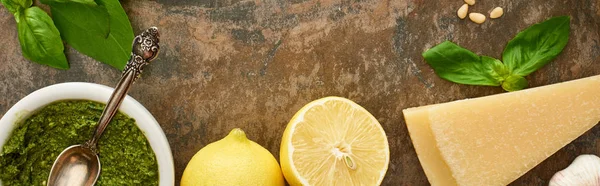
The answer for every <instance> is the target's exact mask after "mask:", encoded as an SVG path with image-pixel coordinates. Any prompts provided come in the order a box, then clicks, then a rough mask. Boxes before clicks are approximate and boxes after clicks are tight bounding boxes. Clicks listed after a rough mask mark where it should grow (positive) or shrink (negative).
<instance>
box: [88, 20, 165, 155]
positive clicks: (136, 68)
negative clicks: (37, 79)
mask: <svg viewBox="0 0 600 186" xmlns="http://www.w3.org/2000/svg"><path fill="white" fill-rule="evenodd" d="M158 43H159V34H158V28H156V27H150V28H149V29H147V30H145V31H144V32H142V34H140V35H138V36H135V38H134V39H133V46H132V51H131V57H130V58H129V61H128V62H127V65H126V66H125V70H124V71H123V75H122V76H121V80H119V83H118V84H117V86H116V88H115V91H114V92H113V93H112V95H111V96H110V99H109V100H108V103H107V104H106V107H105V108H104V111H102V115H101V116H100V120H99V121H98V126H97V128H96V131H95V132H94V136H93V137H92V139H91V140H90V141H88V142H86V143H85V146H87V147H88V148H90V149H92V151H94V152H97V151H96V145H97V144H98V140H99V139H100V136H102V133H103V132H104V129H106V126H108V123H110V121H111V120H112V118H113V116H114V115H115V114H116V113H117V111H118V110H119V106H121V102H122V101H123V98H125V96H126V95H127V91H129V88H130V87H131V85H133V83H134V82H135V80H137V79H138V78H139V76H140V74H141V73H142V70H143V69H144V66H146V65H147V64H150V61H151V60H153V59H154V58H156V56H157V55H158V51H159V49H160V48H159V46H158Z"/></svg>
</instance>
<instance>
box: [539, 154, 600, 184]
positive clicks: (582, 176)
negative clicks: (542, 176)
mask: <svg viewBox="0 0 600 186" xmlns="http://www.w3.org/2000/svg"><path fill="white" fill-rule="evenodd" d="M548 186H600V158H599V157H598V156H595V155H590V154H584V155H579V156H578V157H577V158H575V160H573V163H571V165H569V166H568V167H567V168H565V169H563V170H561V171H558V172H557V173H556V174H554V176H552V178H551V179H550V183H549V184H548Z"/></svg>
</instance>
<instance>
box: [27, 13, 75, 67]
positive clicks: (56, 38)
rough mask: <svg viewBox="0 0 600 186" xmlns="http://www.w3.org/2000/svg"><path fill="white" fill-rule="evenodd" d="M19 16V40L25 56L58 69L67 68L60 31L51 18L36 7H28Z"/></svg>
mask: <svg viewBox="0 0 600 186" xmlns="http://www.w3.org/2000/svg"><path fill="white" fill-rule="evenodd" d="M22 14H23V15H20V16H19V21H18V22H17V26H18V27H19V42H20V44H21V50H22V52H23V56H25V58H27V59H29V60H31V61H34V62H37V63H40V64H44V65H48V66H51V67H54V68H59V69H69V63H68V62H67V58H66V57H65V54H64V53H63V51H64V46H63V43H62V40H61V39H60V33H59V32H58V29H56V27H55V26H54V23H53V22H52V19H51V18H50V16H48V14H46V12H44V11H43V10H42V9H40V8H38V7H30V8H27V9H25V11H24V12H22Z"/></svg>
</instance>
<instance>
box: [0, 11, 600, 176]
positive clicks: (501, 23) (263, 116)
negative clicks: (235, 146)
mask: <svg viewBox="0 0 600 186" xmlns="http://www.w3.org/2000/svg"><path fill="white" fill-rule="evenodd" d="M122 4H123V6H124V8H125V10H126V11H127V14H128V15H129V17H130V20H131V22H132V26H133V28H134V30H135V31H136V33H138V32H139V31H141V30H143V29H145V28H147V27H149V26H158V27H159V28H160V30H161V35H162V38H161V39H162V40H161V42H162V43H161V49H162V53H160V55H159V57H158V59H157V60H155V61H154V62H153V64H152V65H150V66H149V67H148V68H147V69H146V71H145V72H144V74H143V77H142V78H141V79H140V80H139V81H138V83H136V85H135V86H134V88H133V89H132V90H131V92H130V95H131V96H133V97H134V98H135V99H137V100H138V101H140V102H141V103H142V104H143V105H144V106H146V107H147V108H148V110H150V112H151V113H152V114H153V115H154V116H155V117H156V119H157V120H158V122H159V123H160V124H161V126H162V128H163V130H164V131H165V133H166V134H167V137H168V139H169V143H170V144H171V149H172V151H173V155H174V158H175V171H176V176H177V179H179V177H180V176H181V174H182V172H183V170H184V168H185V166H186V163H187V162H188V161H189V160H190V158H191V157H192V156H193V155H194V153H195V152H196V151H198V150H199V149H200V148H202V147H204V146H205V145H207V144H208V143H210V142H213V141H216V140H218V139H220V138H222V137H224V136H225V135H226V134H227V133H228V132H229V131H230V130H231V129H233V128H235V127H239V128H242V129H243V130H245V131H246V132H247V133H248V137H249V138H250V139H252V140H254V141H256V142H257V143H259V144H261V145H263V146H265V147H266V148H267V149H269V150H270V151H271V152H272V153H273V154H274V155H275V157H277V158H278V157H279V143H280V138H281V135H282V133H283V130H284V129H285V126H286V124H287V122H288V121H289V119H290V118H291V117H292V116H293V114H294V113H295V112H296V111H297V110H298V109H299V108H300V107H302V106H303V105H304V104H306V103H308V102H309V101H311V100H314V99H318V98H321V97H324V96H329V95H336V96H343V97H347V98H350V99H352V100H354V101H356V102H357V103H359V104H361V105H362V106H364V107H365V108H366V109H367V110H369V111H370V112H371V113H372V114H373V115H374V116H375V117H376V118H377V119H378V120H379V121H380V122H381V125H382V126H383V128H384V129H385V131H386V133H387V135H388V140H389V143H390V151H391V162H390V165H389V170H388V172H387V175H386V178H385V180H384V182H383V185H427V184H428V182H427V179H426V177H425V175H424V173H423V171H422V169H421V166H420V164H419V161H418V159H417V156H416V153H415V151H414V149H413V147H412V144H411V141H410V137H409V135H408V131H407V129H406V127H405V123H404V118H403V115H402V112H401V111H402V109H405V108H408V107H415V106H421V105H426V104H433V103H441V102H448V101H452V100H458V99H463V98H473V97H480V96H485V95H492V94H497V93H501V92H503V90H502V89H501V88H497V87H479V86H466V85H458V84H454V83H451V82H448V81H445V80H442V79H440V78H438V77H437V76H436V75H435V74H434V72H433V70H432V69H431V68H430V67H429V66H428V65H427V64H426V63H425V61H423V58H422V57H421V53H422V52H423V51H424V50H426V49H427V48H430V47H432V46H434V45H436V44H438V43H440V42H442V41H444V40H447V39H449V40H452V41H454V42H456V43H458V44H460V45H461V46H464V47H466V48H468V49H471V50H473V51H475V52H476V53H478V54H484V55H489V56H493V57H496V58H499V57H500V55H501V53H502V50H503V48H504V46H505V44H506V42H508V41H509V40H510V39H511V38H512V37H513V36H514V35H515V34H516V33H517V32H519V31H520V30H522V29H524V28H526V27H527V26H528V25H530V24H533V23H537V22H540V21H543V20H545V19H547V18H550V17H551V16H558V15H570V16H572V22H571V39H570V41H569V43H568V45H567V47H566V48H565V51H564V52H563V53H562V54H561V55H560V56H559V57H558V58H557V59H556V60H554V61H553V62H551V63H550V64H549V65H547V66H545V67H544V68H542V69H541V70H539V71H537V72H535V73H533V74H531V75H530V76H529V77H527V79H528V80H529V81H530V84H531V86H533V87H536V86H542V85H547V84H552V83H558V82H563V81H567V80H572V79H577V78H583V77H588V76H592V75H597V74H600V64H598V63H600V44H599V40H600V2H598V1H597V0H577V1H574V0H554V1H547V0H529V1H510V0H497V1H487V0H482V1H479V2H478V3H477V4H476V5H475V6H474V7H471V8H470V10H471V11H477V12H482V13H484V14H487V13H488V12H489V11H491V9H492V8H494V7H496V6H501V7H503V8H504V10H505V14H504V16H503V17H502V18H500V19H495V20H488V21H487V22H485V23H484V24H482V25H477V24H474V23H472V22H470V21H468V20H460V19H458V18H457V16H456V10H457V9H458V8H459V7H460V6H461V5H462V1H461V0H436V1H425V0H409V1H407V0H395V1H380V0H352V1H350V0H342V1H333V0H320V1H316V0H291V1H283V0H279V1H273V0H266V1H263V0H255V1H241V0H199V1H197V0H157V1H132V0H129V1H122ZM0 25H2V27H1V28H0V35H1V36H2V37H1V39H0V51H1V52H0V62H1V63H2V65H0V94H1V95H2V99H0V113H5V112H6V110H8V109H9V108H10V107H11V106H12V105H13V104H14V103H15V102H17V101H18V100H19V99H20V98H22V97H24V96H25V95H27V94H28V93H30V92H32V91H34V90H36V89H39V88H42V87H44V86H48V85H51V84H55V83H62V82H71V81H83V82H94V83H99V84H104V85H109V86H114V85H115V84H116V82H117V80H118V78H119V75H120V72H119V71H117V70H115V69H113V68H110V67H109V66H108V65H105V64H102V63H99V62H96V61H94V60H92V59H91V58H89V57H86V56H84V55H81V54H80V53H78V52H77V51H75V50H73V49H72V48H70V47H67V49H66V53H67V56H68V59H69V61H70V63H71V69H70V70H66V71H61V70H55V69H52V68H48V67H46V66H41V65H38V64H36V63H33V62H30V61H27V60H25V59H24V58H23V57H22V56H21V51H20V48H19V45H18V39H17V31H16V25H15V20H14V18H13V17H12V15H10V14H9V13H8V12H7V11H6V9H5V8H3V7H2V8H0ZM598 136H600V126H598V127H595V128H593V129H592V130H591V131H589V132H588V133H586V134H585V135H583V136H582V137H580V138H578V139H577V140H576V141H574V142H573V143H571V144H569V145H567V146H566V147H565V148H563V149H562V150H560V151H559V152H558V153H556V154H554V155H553V156H551V157H550V158H549V159H547V160H546V161H544V162H543V163H542V164H540V165H538V166H537V167H536V168H535V169H533V170H532V171H530V172H529V173H527V174H526V175H524V176H523V177H522V178H520V179H518V180H517V181H515V183H514V185H546V184H547V182H548V179H549V178H550V177H551V176H552V174H553V173H554V172H556V171H558V170H560V169H562V168H564V167H566V166H567V165H568V164H569V163H570V162H571V161H572V160H573V159H574V158H575V157H576V156H577V155H579V154H581V153H594V154H600V137H598ZM490 168H494V167H490Z"/></svg>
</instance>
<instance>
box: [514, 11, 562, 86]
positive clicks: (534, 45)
mask: <svg viewBox="0 0 600 186" xmlns="http://www.w3.org/2000/svg"><path fill="white" fill-rule="evenodd" d="M569 24H570V17H569V16H560V17H554V18H551V19H548V20H547V21H544V22H542V23H539V24H535V25H533V26H531V27H529V28H527V29H525V30H524V31H522V32H520V33H519V34H517V36H515V38H514V39H512V40H511V41H510V42H509V43H508V44H507V45H506V48H505V49H504V52H503V53H502V60H503V61H504V64H506V66H507V67H508V69H509V70H510V71H511V73H512V74H514V75H519V76H522V77H525V76H527V75H529V74H531V73H532V72H534V71H536V70H538V69H539V68H541V67H543V66H544V65H546V64H547V63H548V62H550V61H551V60H552V59H554V58H556V56H558V54H560V52H561V51H562V50H563V48H564V47H565V46H566V45H567V42H568V41H569V29H570V26H569Z"/></svg>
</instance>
